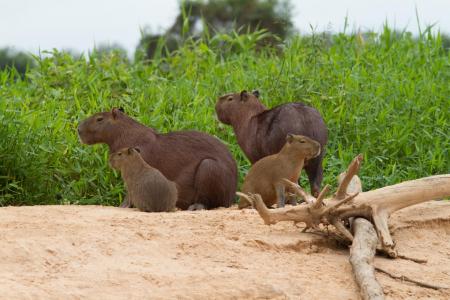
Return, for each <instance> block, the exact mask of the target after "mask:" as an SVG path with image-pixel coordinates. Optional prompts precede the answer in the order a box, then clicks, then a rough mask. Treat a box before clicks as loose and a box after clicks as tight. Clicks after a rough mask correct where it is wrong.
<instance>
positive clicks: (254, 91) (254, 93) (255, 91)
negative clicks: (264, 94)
mask: <svg viewBox="0 0 450 300" xmlns="http://www.w3.org/2000/svg"><path fill="white" fill-rule="evenodd" d="M252 94H253V96H255V97H256V98H259V91H258V90H253V91H252Z"/></svg>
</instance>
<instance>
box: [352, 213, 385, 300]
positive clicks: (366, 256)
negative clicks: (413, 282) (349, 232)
mask: <svg viewBox="0 0 450 300" xmlns="http://www.w3.org/2000/svg"><path fill="white" fill-rule="evenodd" d="M352 226H353V231H354V236H355V237H354V239H353V243H352V247H351V248H350V263H351V265H352V269H353V274H354V275H355V279H356V283H357V284H358V286H359V290H360V292H361V296H362V298H363V299H370V300H375V299H384V293H383V289H382V287H381V286H380V284H379V283H378V281H377V280H376V278H375V271H374V267H373V265H372V263H373V258H374V256H375V252H376V248H377V244H378V237H377V233H376V231H375V229H374V228H373V225H372V223H370V222H369V221H367V220H366V219H363V218H356V219H355V220H354V221H353V224H352Z"/></svg>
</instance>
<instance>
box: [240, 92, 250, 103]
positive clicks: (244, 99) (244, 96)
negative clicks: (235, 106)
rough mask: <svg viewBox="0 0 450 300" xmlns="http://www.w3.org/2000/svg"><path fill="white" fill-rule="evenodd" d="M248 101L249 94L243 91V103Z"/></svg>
mask: <svg viewBox="0 0 450 300" xmlns="http://www.w3.org/2000/svg"><path fill="white" fill-rule="evenodd" d="M247 99H248V93H247V91H246V90H243V91H242V92H241V101H247Z"/></svg>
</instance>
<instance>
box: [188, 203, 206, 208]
mask: <svg viewBox="0 0 450 300" xmlns="http://www.w3.org/2000/svg"><path fill="white" fill-rule="evenodd" d="M203 209H206V207H205V206H204V205H203V204H201V203H194V204H191V205H190V206H189V207H188V210H203Z"/></svg>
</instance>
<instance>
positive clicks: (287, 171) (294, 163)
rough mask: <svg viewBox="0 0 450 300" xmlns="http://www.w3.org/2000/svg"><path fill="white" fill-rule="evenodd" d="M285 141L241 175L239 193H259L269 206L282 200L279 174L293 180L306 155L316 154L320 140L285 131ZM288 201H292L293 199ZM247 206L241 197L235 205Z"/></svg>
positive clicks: (281, 182)
mask: <svg viewBox="0 0 450 300" xmlns="http://www.w3.org/2000/svg"><path fill="white" fill-rule="evenodd" d="M285 141H286V142H285V145H284V146H283V148H281V150H280V152H278V153H277V154H272V155H269V156H266V157H263V158H261V159H260V160H258V161H257V162H256V163H255V164H254V165H252V167H251V168H250V170H249V171H248V174H247V176H245V179H244V183H243V184H242V189H241V190H242V192H243V193H252V194H260V195H261V198H262V199H263V201H264V203H265V204H266V205H267V206H268V207H269V206H272V205H274V204H275V203H277V204H278V207H283V206H284V204H285V192H286V189H285V184H284V183H283V178H286V179H289V180H290V181H292V182H297V181H298V178H299V177H300V172H301V171H302V168H303V166H304V162H305V160H307V159H311V158H314V157H317V156H318V155H320V152H321V150H320V149H321V148H320V144H319V143H318V142H316V141H314V140H312V139H310V138H308V137H306V136H303V135H293V134H288V135H287V137H286V140H285ZM291 204H294V205H295V204H296V203H295V200H294V201H293V202H292V203H291ZM247 206H250V203H248V202H247V201H246V200H245V199H244V198H242V197H241V199H240V201H239V208H244V207H247Z"/></svg>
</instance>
